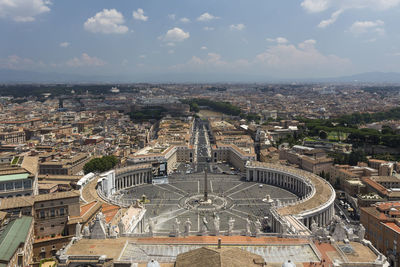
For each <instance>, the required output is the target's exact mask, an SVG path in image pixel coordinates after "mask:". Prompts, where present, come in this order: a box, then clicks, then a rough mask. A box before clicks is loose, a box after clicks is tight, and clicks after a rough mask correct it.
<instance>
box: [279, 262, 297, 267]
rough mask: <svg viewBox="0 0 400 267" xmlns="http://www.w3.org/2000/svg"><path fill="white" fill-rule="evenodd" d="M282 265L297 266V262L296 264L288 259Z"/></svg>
mask: <svg viewBox="0 0 400 267" xmlns="http://www.w3.org/2000/svg"><path fill="white" fill-rule="evenodd" d="M282 267H296V264H294V263H293V262H292V261H291V260H287V261H285V262H284V263H283V264H282Z"/></svg>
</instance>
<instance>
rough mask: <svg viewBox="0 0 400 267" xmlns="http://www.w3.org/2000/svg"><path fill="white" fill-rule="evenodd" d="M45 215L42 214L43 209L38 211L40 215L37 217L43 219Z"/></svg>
mask: <svg viewBox="0 0 400 267" xmlns="http://www.w3.org/2000/svg"><path fill="white" fill-rule="evenodd" d="M45 217H46V215H45V214H44V210H42V211H40V216H39V218H41V219H44V218H45Z"/></svg>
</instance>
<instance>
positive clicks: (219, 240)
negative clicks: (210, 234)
mask: <svg viewBox="0 0 400 267" xmlns="http://www.w3.org/2000/svg"><path fill="white" fill-rule="evenodd" d="M220 248H221V238H218V249H220Z"/></svg>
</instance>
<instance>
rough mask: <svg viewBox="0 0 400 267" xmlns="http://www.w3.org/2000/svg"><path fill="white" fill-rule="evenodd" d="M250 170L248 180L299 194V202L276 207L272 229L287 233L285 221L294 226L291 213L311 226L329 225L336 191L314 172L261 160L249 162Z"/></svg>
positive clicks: (308, 226)
mask: <svg viewBox="0 0 400 267" xmlns="http://www.w3.org/2000/svg"><path fill="white" fill-rule="evenodd" d="M246 171H247V175H246V179H247V180H248V181H255V182H259V183H266V184H269V185H274V186H278V187H280V188H283V189H285V190H288V191H290V192H292V193H294V194H296V195H297V196H298V199H297V201H290V202H286V203H284V202H281V203H279V202H278V203H276V205H275V206H274V207H273V208H272V210H271V214H272V215H273V216H272V230H273V231H275V232H285V231H284V230H283V229H282V228H284V227H285V226H282V224H285V223H286V224H287V225H286V226H287V227H288V228H290V227H291V226H293V223H290V222H288V220H287V219H286V217H288V216H292V217H294V218H295V220H296V221H299V222H301V223H302V224H304V226H306V227H307V228H308V229H311V224H312V222H313V221H314V222H315V223H316V224H317V225H318V226H325V225H327V224H328V223H329V222H330V220H331V219H332V217H333V216H334V215H335V211H334V200H335V197H336V194H335V190H334V189H333V187H332V186H331V185H330V184H329V183H328V182H327V181H325V180H323V179H321V178H320V177H319V176H317V175H315V174H313V173H310V172H307V171H303V170H299V169H295V168H292V167H287V166H283V165H279V164H270V163H265V162H258V161H249V162H247V164H246ZM292 221H293V220H292Z"/></svg>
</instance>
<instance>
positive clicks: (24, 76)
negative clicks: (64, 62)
mask: <svg viewBox="0 0 400 267" xmlns="http://www.w3.org/2000/svg"><path fill="white" fill-rule="evenodd" d="M129 82H150V83H162V82H167V83H171V82H172V83H173V82H177V83H197V82H198V83H207V82H244V83H246V82H249V83H252V82H282V83H283V82H304V83H306V82H312V83H315V82H317V83H400V73H397V72H366V73H360V74H355V75H349V76H341V77H330V78H312V79H307V78H304V79H279V78H272V77H268V76H262V75H247V74H199V73H172V74H133V75H131V76H130V75H129V76H128V75H118V76H114V75H80V74H61V73H54V72H48V73H44V72H34V71H22V70H5V69H0V83H129Z"/></svg>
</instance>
